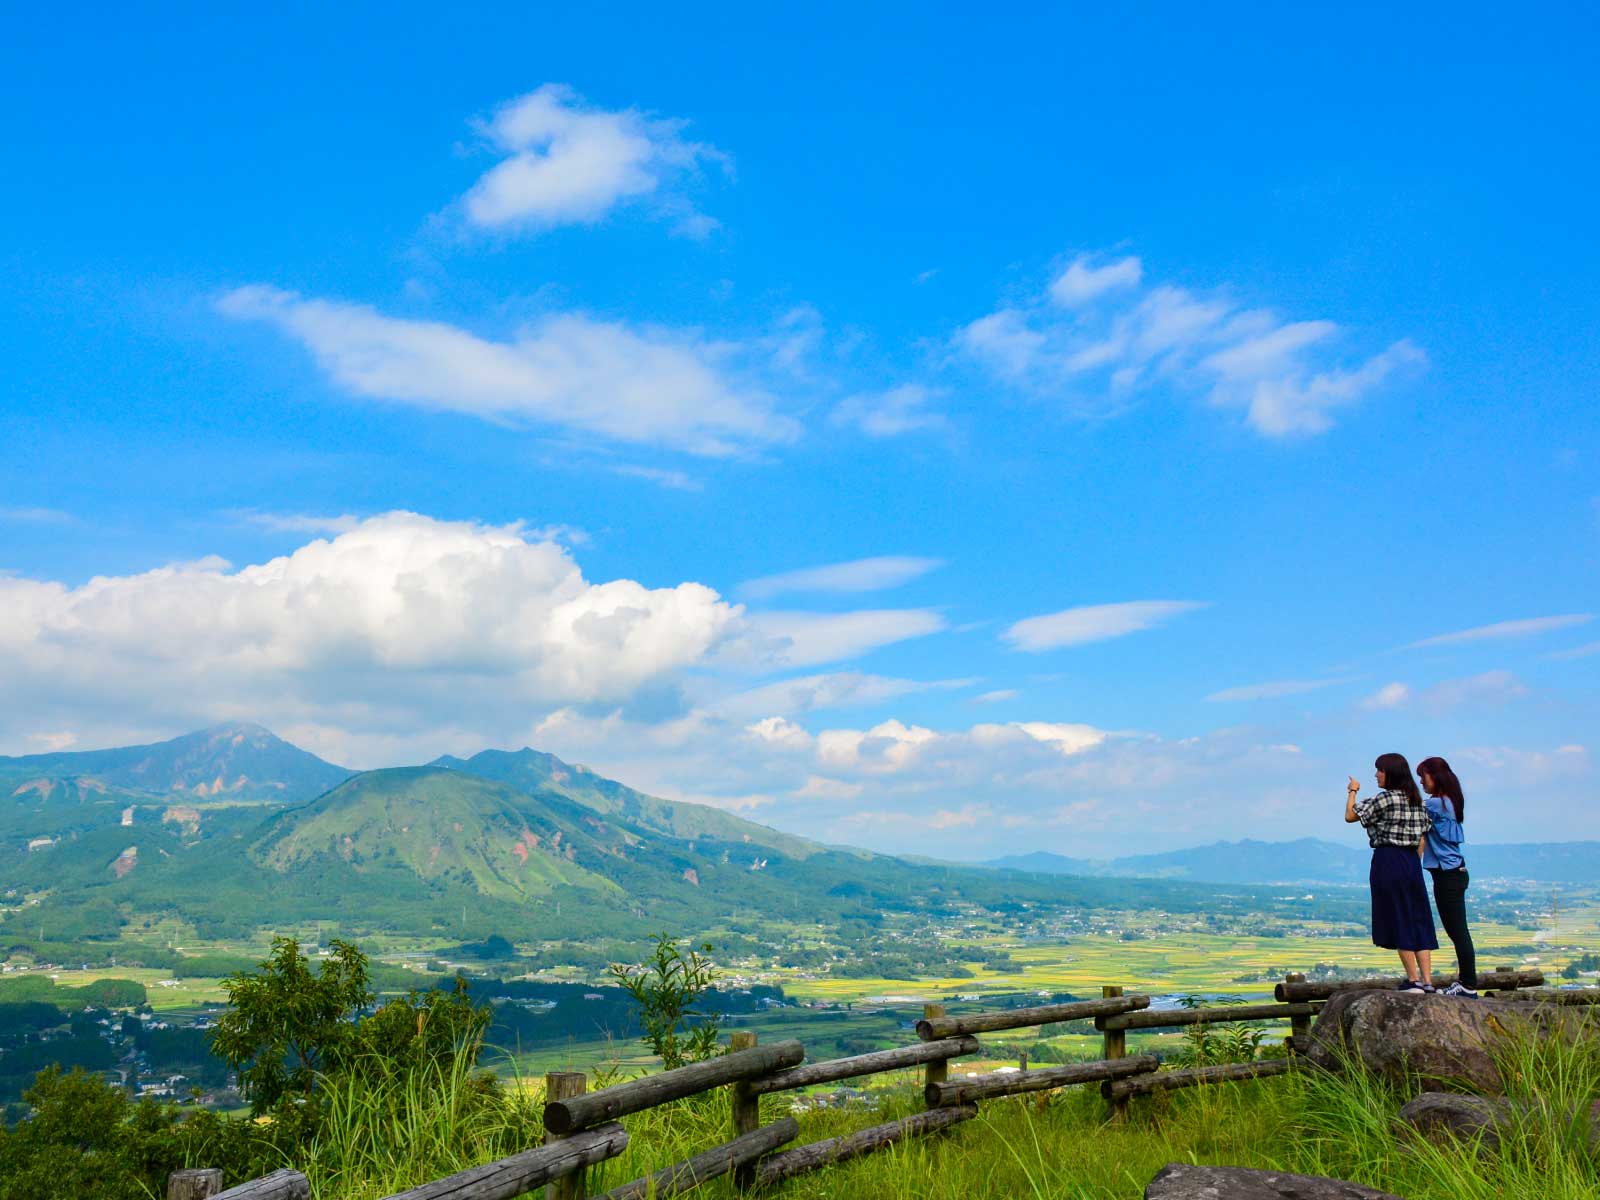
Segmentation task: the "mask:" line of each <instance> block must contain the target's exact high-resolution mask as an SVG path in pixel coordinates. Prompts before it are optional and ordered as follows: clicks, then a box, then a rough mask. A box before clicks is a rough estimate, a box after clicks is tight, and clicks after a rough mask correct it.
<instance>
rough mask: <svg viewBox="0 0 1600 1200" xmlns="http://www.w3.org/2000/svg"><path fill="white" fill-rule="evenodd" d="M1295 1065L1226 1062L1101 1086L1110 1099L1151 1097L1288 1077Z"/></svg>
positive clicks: (1277, 1061)
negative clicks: (1206, 1086)
mask: <svg viewBox="0 0 1600 1200" xmlns="http://www.w3.org/2000/svg"><path fill="white" fill-rule="evenodd" d="M1294 1066H1295V1060H1294V1059H1292V1058H1262V1059H1257V1060H1256V1061H1255V1062H1245V1063H1222V1064H1219V1065H1217V1066H1214V1067H1187V1068H1185V1069H1184V1070H1181V1071H1153V1072H1151V1073H1150V1074H1148V1075H1139V1076H1136V1077H1135V1078H1132V1079H1109V1080H1107V1081H1106V1082H1105V1083H1103V1084H1101V1085H1100V1094H1101V1095H1102V1096H1104V1097H1105V1098H1106V1099H1107V1100H1122V1099H1125V1098H1127V1097H1129V1096H1148V1095H1149V1094H1150V1093H1151V1092H1164V1091H1170V1090H1171V1089H1173V1088H1184V1087H1195V1086H1197V1085H1199V1084H1209V1083H1232V1082H1235V1081H1237V1080H1242V1079H1262V1078H1264V1077H1266V1076H1269V1075H1285V1074H1287V1073H1288V1072H1290V1071H1291V1070H1293V1069H1294Z"/></svg>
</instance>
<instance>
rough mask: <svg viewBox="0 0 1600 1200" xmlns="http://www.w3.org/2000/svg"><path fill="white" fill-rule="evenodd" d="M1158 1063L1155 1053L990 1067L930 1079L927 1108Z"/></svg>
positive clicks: (1086, 1080)
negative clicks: (1023, 1066)
mask: <svg viewBox="0 0 1600 1200" xmlns="http://www.w3.org/2000/svg"><path fill="white" fill-rule="evenodd" d="M1160 1065H1161V1060H1160V1059H1159V1058H1157V1057H1156V1056H1155V1055H1154V1054H1139V1055H1135V1056H1134V1057H1133V1058H1121V1059H1114V1060H1112V1061H1109V1062H1082V1063H1068V1064H1066V1065H1065V1066H1061V1067H1044V1068H1041V1069H1040V1070H1036V1071H1016V1070H1012V1071H991V1072H990V1073H989V1074H987V1075H969V1076H968V1077H967V1078H965V1079H951V1080H947V1081H946V1082H944V1083H930V1084H928V1085H927V1087H926V1089H925V1095H926V1097H927V1101H928V1107H929V1108H942V1107H944V1106H945V1105H947V1104H970V1103H971V1102H972V1101H974V1100H989V1099H992V1098H994V1097H995V1096H1019V1095H1022V1094H1023V1093H1024V1092H1048V1091H1052V1090H1054V1089H1055V1088H1060V1087H1071V1086H1072V1085H1073V1084H1076V1083H1097V1082H1099V1081H1100V1080H1102V1079H1120V1078H1122V1077H1123V1076H1125V1075H1137V1074H1140V1073H1141V1072H1144V1071H1154V1070H1155V1069H1156V1068H1157V1067H1159V1066H1160Z"/></svg>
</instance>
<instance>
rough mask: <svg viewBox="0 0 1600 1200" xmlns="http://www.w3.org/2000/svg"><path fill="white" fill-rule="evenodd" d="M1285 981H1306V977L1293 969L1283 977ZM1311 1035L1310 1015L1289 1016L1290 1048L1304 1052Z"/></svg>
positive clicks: (1292, 1051) (1295, 1051) (1294, 1052)
mask: <svg viewBox="0 0 1600 1200" xmlns="http://www.w3.org/2000/svg"><path fill="white" fill-rule="evenodd" d="M1283 981H1284V982H1285V983H1304V982H1305V981H1306V977H1305V975H1304V974H1303V973H1301V972H1300V971H1291V972H1289V974H1287V975H1285V976H1284V977H1283ZM1310 1037H1311V1018H1310V1017H1290V1018H1289V1050H1290V1052H1291V1053H1293V1054H1304V1053H1305V1052H1306V1043H1307V1041H1308V1039H1309V1038H1310Z"/></svg>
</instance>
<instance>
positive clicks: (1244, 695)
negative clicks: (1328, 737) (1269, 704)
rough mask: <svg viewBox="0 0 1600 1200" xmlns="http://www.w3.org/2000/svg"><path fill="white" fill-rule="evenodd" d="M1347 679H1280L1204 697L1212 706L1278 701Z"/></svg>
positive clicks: (1225, 689) (1332, 685)
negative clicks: (1242, 702)
mask: <svg viewBox="0 0 1600 1200" xmlns="http://www.w3.org/2000/svg"><path fill="white" fill-rule="evenodd" d="M1349 682H1350V681H1349V680H1348V679H1280V680H1274V681H1272V682H1270V683H1251V684H1246V685H1244V686H1243V687H1234V688H1224V689H1223V690H1222V691H1220V692H1212V693H1211V694H1210V695H1209V696H1207V697H1206V699H1207V700H1209V701H1211V702H1212V703H1214V704H1226V703H1231V702H1235V701H1249V700H1278V699H1281V698H1282V697H1284V696H1299V695H1303V694H1304V693H1306V692H1320V691H1321V690H1322V689H1323V688H1330V687H1337V686H1338V685H1339V684H1342V683H1349Z"/></svg>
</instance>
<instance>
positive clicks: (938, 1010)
mask: <svg viewBox="0 0 1600 1200" xmlns="http://www.w3.org/2000/svg"><path fill="white" fill-rule="evenodd" d="M942 1016H944V1005H942V1004H924V1005H923V1006H922V1019H923V1020H925V1021H931V1020H932V1019H933V1018H934V1017H942ZM949 1078H950V1061H949V1060H948V1059H944V1058H941V1059H939V1060H937V1061H936V1062H931V1063H929V1064H928V1065H927V1066H926V1067H924V1068H923V1069H922V1084H923V1090H924V1091H926V1090H927V1085H928V1084H930V1083H943V1082H944V1081H945V1080H947V1079H949Z"/></svg>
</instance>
